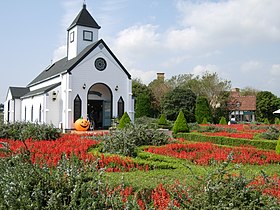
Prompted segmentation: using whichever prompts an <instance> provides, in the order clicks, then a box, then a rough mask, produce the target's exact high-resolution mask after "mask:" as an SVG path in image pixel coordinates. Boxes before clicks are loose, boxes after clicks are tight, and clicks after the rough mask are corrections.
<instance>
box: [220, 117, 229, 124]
mask: <svg viewBox="0 0 280 210" xmlns="http://www.w3.org/2000/svg"><path fill="white" fill-rule="evenodd" d="M219 124H220V125H227V120H226V118H225V117H221V119H220V122H219Z"/></svg>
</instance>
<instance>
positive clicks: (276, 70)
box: [270, 64, 280, 76]
mask: <svg viewBox="0 0 280 210" xmlns="http://www.w3.org/2000/svg"><path fill="white" fill-rule="evenodd" d="M270 73H271V75H273V76H280V64H273V65H272V67H271V70H270Z"/></svg>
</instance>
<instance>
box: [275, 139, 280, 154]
mask: <svg viewBox="0 0 280 210" xmlns="http://www.w3.org/2000/svg"><path fill="white" fill-rule="evenodd" d="M276 154H280V137H279V138H278V140H277V145H276Z"/></svg>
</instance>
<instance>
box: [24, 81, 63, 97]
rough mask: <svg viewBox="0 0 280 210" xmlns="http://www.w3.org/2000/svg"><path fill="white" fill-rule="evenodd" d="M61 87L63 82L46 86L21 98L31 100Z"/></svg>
mask: <svg viewBox="0 0 280 210" xmlns="http://www.w3.org/2000/svg"><path fill="white" fill-rule="evenodd" d="M59 85H61V82H59V83H56V84H53V85H49V86H46V87H43V88H39V89H37V90H33V91H30V92H28V93H27V94H25V95H24V96H22V97H21V98H29V97H32V96H37V95H41V94H44V93H47V92H49V91H51V90H52V89H54V88H56V87H58V86H59Z"/></svg>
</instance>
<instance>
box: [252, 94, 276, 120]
mask: <svg viewBox="0 0 280 210" xmlns="http://www.w3.org/2000/svg"><path fill="white" fill-rule="evenodd" d="M256 108H257V110H256V118H257V121H260V122H264V120H265V119H268V120H269V122H270V123H273V122H274V119H275V117H276V116H275V115H273V112H274V111H276V110H277V109H279V108H280V99H279V98H277V96H275V95H274V94H273V93H271V92H269V91H261V92H258V94H257V107H256Z"/></svg>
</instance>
